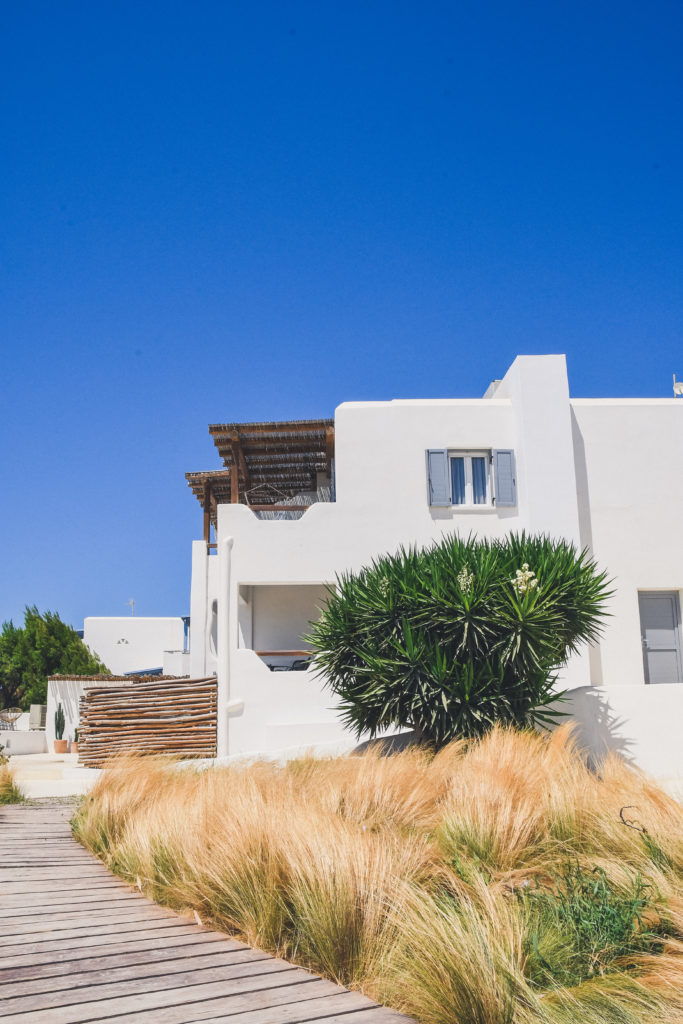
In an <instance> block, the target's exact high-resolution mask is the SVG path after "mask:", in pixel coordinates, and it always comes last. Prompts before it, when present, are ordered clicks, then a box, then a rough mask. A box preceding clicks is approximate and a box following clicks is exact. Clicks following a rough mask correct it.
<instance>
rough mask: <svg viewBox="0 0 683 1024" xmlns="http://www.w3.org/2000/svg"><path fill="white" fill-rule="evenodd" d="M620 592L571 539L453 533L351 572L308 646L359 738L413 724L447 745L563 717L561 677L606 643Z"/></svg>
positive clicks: (333, 593)
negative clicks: (610, 603) (602, 636)
mask: <svg viewBox="0 0 683 1024" xmlns="http://www.w3.org/2000/svg"><path fill="white" fill-rule="evenodd" d="M608 596H609V590H608V582H607V579H606V575H605V573H602V572H599V571H598V569H597V568H596V565H595V563H594V562H593V561H592V559H591V558H590V557H589V556H588V555H587V553H586V552H585V551H584V552H581V553H577V551H576V549H575V548H574V546H573V545H571V544H568V543H567V542H565V541H553V540H551V539H550V538H549V537H546V536H527V535H526V534H521V535H511V536H508V537H507V538H505V539H502V540H498V541H485V540H476V539H474V538H472V537H470V538H467V539H462V538H460V537H458V536H450V537H447V538H445V539H444V540H443V541H441V542H440V543H437V544H435V545H434V546H433V547H431V548H428V549H426V550H423V551H418V550H416V549H403V548H402V549H401V550H399V551H398V553H397V554H395V555H386V556H384V557H381V558H378V559H376V560H375V561H374V562H373V563H372V565H370V566H369V567H367V568H365V569H362V570H361V571H360V572H358V573H346V574H344V575H342V576H340V577H339V578H338V580H337V585H336V589H334V590H330V595H329V600H328V604H327V607H326V609H325V610H324V611H323V613H322V616H321V618H320V619H319V620H318V622H316V623H314V624H313V626H312V631H311V634H310V636H309V637H308V640H309V642H310V643H311V644H312V646H313V647H314V649H315V651H316V662H317V665H318V668H319V671H320V673H321V674H322V675H323V676H324V677H325V679H326V681H327V683H328V685H329V686H330V687H331V689H332V690H333V691H334V693H335V694H336V695H337V696H338V698H339V700H340V712H341V714H342V716H343V718H344V719H345V721H346V723H347V724H348V725H349V726H350V727H351V728H353V729H354V730H355V731H356V732H357V734H359V735H360V734H362V733H365V732H369V733H370V735H371V736H374V735H376V734H377V733H378V732H380V731H382V730H384V729H386V728H389V727H397V726H398V727H403V728H413V729H415V730H416V732H417V733H418V735H420V736H421V737H423V738H425V739H427V740H429V741H430V742H432V743H434V744H435V745H436V746H437V747H440V746H442V745H443V744H445V743H447V742H449V741H450V740H452V739H454V738H457V737H459V736H465V737H473V736H479V735H482V734H483V733H484V732H486V731H487V730H488V729H489V728H491V726H493V725H494V724H495V723H496V722H503V723H507V724H510V725H514V726H518V727H527V726H530V725H535V724H537V723H543V722H548V721H551V720H552V719H553V718H554V717H555V716H556V715H557V714H558V712H557V711H556V710H553V709H551V707H550V705H551V704H553V703H554V702H555V701H557V700H558V697H560V696H561V695H559V694H558V692H557V690H556V689H555V686H554V683H555V675H556V672H557V670H558V669H559V668H560V667H561V666H562V665H563V664H564V663H565V661H566V659H567V658H568V656H569V655H570V654H571V653H572V652H574V651H576V650H577V649H578V648H579V647H581V646H582V645H583V644H585V643H587V642H589V641H593V640H595V639H596V638H597V637H598V636H599V633H600V629H601V624H602V620H603V618H604V616H605V614H606V613H605V602H606V599H607V598H608Z"/></svg>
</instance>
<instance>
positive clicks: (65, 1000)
mask: <svg viewBox="0 0 683 1024" xmlns="http://www.w3.org/2000/svg"><path fill="white" fill-rule="evenodd" d="M311 977H312V975H309V974H307V973H306V972H305V971H301V970H299V969H297V968H296V967H294V965H293V964H287V963H284V961H281V960H275V959H274V958H267V959H265V960H260V961H256V962H255V963H252V964H221V965H219V966H214V967H208V966H205V967H203V968H201V969H200V968H193V967H190V969H189V970H185V971H178V972H175V971H172V970H168V971H167V972H166V973H165V974H157V975H149V974H148V975H143V977H141V978H127V979H118V980H116V981H110V980H109V972H108V971H103V972H100V974H99V977H98V978H97V980H96V981H92V980H91V982H90V983H89V984H85V985H81V986H69V987H67V988H65V989H62V990H51V991H47V992H37V993H26V992H22V993H20V994H17V995H14V996H10V997H5V993H4V992H3V1001H2V1008H0V1019H2V1017H4V1016H11V1015H12V1014H13V1013H27V1012H28V1011H29V1010H33V1011H35V1010H50V1009H55V1008H57V1007H68V1008H69V1009H70V1010H72V1011H74V1012H73V1018H75V1017H76V1011H75V1010H74V1008H75V1007H78V1006H80V1005H81V1004H84V1003H87V1004H92V1003H94V1002H97V1001H99V1000H105V999H106V1000H116V1001H117V1002H118V1001H119V1000H121V999H124V998H125V997H126V996H131V995H139V996H142V997H145V996H147V995H149V994H151V993H155V992H161V991H168V990H169V987H172V988H173V989H175V990H178V989H180V988H181V987H182V988H183V989H185V988H193V989H198V990H201V991H204V990H205V989H206V988H207V987H208V986H209V985H213V984H214V983H216V982H227V981H230V982H233V984H231V986H230V988H231V991H234V992H242V991H247V992H251V991H253V990H259V989H261V988H268V987H271V986H273V987H275V986H278V985H283V984H294V982H295V980H298V981H308V980H309V979H310V978H311ZM152 1002H154V1000H152ZM84 1009H85V1011H86V1017H85V1018H82V1019H88V1015H87V1010H88V1007H87V1006H86V1007H84ZM78 1012H80V1011H78ZM90 1019H92V1017H90Z"/></svg>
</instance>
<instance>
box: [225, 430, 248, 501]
mask: <svg viewBox="0 0 683 1024" xmlns="http://www.w3.org/2000/svg"><path fill="white" fill-rule="evenodd" d="M230 452H231V454H232V464H233V466H239V472H240V473H241V474H242V479H243V480H244V487H245V489H246V490H249V488H250V487H251V477H250V475H249V468H248V466H247V460H246V459H245V457H244V450H243V448H242V442H241V439H240V435H239V434H238V432H237V431H235V433H234V434H233V436H232V438H231V439H230Z"/></svg>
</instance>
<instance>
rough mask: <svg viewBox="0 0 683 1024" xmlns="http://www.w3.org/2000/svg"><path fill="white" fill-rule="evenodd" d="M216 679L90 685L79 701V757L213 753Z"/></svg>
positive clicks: (95, 761) (100, 761)
mask: <svg viewBox="0 0 683 1024" xmlns="http://www.w3.org/2000/svg"><path fill="white" fill-rule="evenodd" d="M217 696H218V695H217V688H216V678H215V676H212V677H211V678H208V679H177V680H169V679H166V680H163V681H160V682H156V683H155V682H138V681H131V682H123V683H118V684H117V685H115V686H112V685H111V684H108V685H104V686H89V687H88V688H87V690H86V692H85V694H84V695H83V697H81V700H80V723H79V726H78V760H79V763H80V764H83V765H85V766H86V767H88V768H101V767H102V766H103V765H104V764H105V763H106V762H107V760H108V759H109V758H111V757H115V756H116V755H118V754H132V753H139V754H170V755H173V756H175V757H184V758H185V757H186V758H195V757H215V756H216V707H217Z"/></svg>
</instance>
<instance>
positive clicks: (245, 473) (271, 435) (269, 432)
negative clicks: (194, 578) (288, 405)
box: [185, 419, 335, 549]
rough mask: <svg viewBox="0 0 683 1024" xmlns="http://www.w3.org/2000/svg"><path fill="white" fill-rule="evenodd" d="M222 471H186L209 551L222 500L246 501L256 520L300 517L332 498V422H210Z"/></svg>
mask: <svg viewBox="0 0 683 1024" xmlns="http://www.w3.org/2000/svg"><path fill="white" fill-rule="evenodd" d="M209 433H210V434H211V436H212V438H213V441H214V444H215V445H216V448H217V449H218V454H219V456H220V458H221V459H222V461H223V465H224V467H225V468H224V469H220V470H208V471H204V472H197V473H186V474H185V478H186V480H187V482H188V485H189V486H190V488H191V490H192V493H193V494H194V495H195V497H196V498H197V500H198V501H199V503H200V505H201V506H202V509H203V512H204V540H205V541H206V544H207V546H208V547H209V549H212V548H214V547H215V543H213V542H212V540H211V528H212V527H213V530H214V536H215V530H216V524H217V514H218V513H217V509H218V505H221V504H243V505H247V506H248V507H249V508H251V510H252V511H253V512H254V514H255V515H256V516H257V517H258V518H259V519H274V520H286V519H300V518H301V516H302V515H303V514H304V512H305V511H306V510H307V509H308V508H310V507H311V505H314V504H316V503H317V502H320V501H324V502H329V501H334V500H335V497H334V420H332V419H323V420H293V421H284V422H273V423H221V424H212V425H211V426H209Z"/></svg>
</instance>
